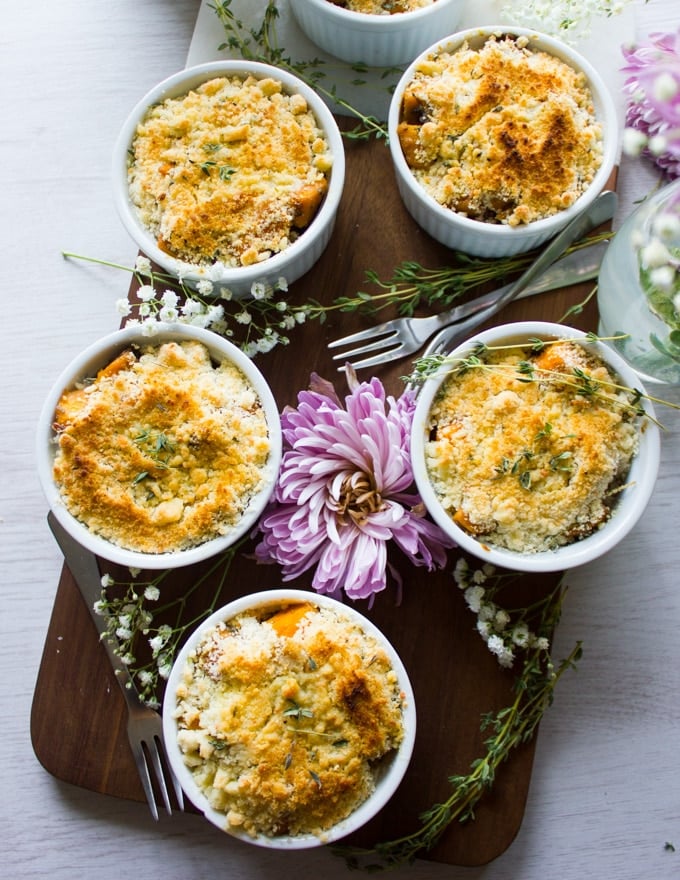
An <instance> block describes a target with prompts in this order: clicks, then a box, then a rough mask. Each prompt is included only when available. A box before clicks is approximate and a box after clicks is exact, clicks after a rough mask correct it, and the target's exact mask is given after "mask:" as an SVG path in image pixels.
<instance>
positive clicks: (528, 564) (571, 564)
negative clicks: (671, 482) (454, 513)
mask: <svg viewBox="0 0 680 880" xmlns="http://www.w3.org/2000/svg"><path fill="white" fill-rule="evenodd" d="M560 338H563V339H577V340H578V342H579V344H581V345H583V346H584V348H586V349H588V350H589V351H592V352H593V353H594V354H595V355H597V356H598V357H600V358H601V359H602V360H603V361H604V362H605V363H606V364H607V365H608V366H610V367H611V368H612V369H613V370H614V371H615V373H616V374H617V375H618V376H619V378H620V379H621V382H622V384H623V385H624V386H626V387H628V388H634V389H640V390H641V391H642V392H643V393H644V389H643V388H642V387H641V384H640V381H639V378H638V376H637V374H636V373H635V372H634V371H633V370H632V369H631V368H630V367H629V366H628V365H627V364H626V362H625V361H624V360H623V358H622V357H620V355H618V354H617V353H616V352H615V351H614V350H613V349H611V348H610V347H609V346H608V345H606V344H604V343H603V342H599V341H589V340H588V338H587V337H586V334H584V333H583V331H582V330H577V329H575V328H573V327H566V326H564V325H563V324H552V323H549V322H544V321H525V322H518V323H515V324H504V325H501V326H499V327H494V328H492V329H490V330H485V331H483V332H481V333H478V334H477V335H475V336H473V337H471V338H470V339H469V340H468V341H466V342H465V343H463V345H461V346H459V347H458V348H456V349H455V350H454V351H453V352H451V354H450V355H449V364H448V365H447V364H446V362H445V363H444V364H443V365H442V367H441V369H440V370H439V371H438V373H437V374H436V375H434V376H433V377H432V378H430V379H427V380H426V381H425V384H424V386H423V388H422V390H421V392H420V395H419V397H418V402H417V405H416V410H415V413H414V418H413V428H412V435H411V455H412V460H413V475H414V479H415V482H416V485H417V487H418V490H419V492H420V495H421V497H422V499H423V502H424V504H425V507H426V508H427V511H428V513H429V514H430V516H431V517H432V518H433V519H434V521H435V522H436V523H437V524H438V525H439V526H440V527H441V528H442V529H443V530H444V532H446V534H447V535H449V537H451V538H453V540H454V541H455V542H456V544H457V545H458V546H459V547H460V549H461V550H464V551H467V552H468V553H471V554H472V555H473V556H475V557H477V558H478V559H481V560H482V561H484V562H489V563H491V564H492V565H496V566H499V567H501V568H506V569H509V570H511V571H523V572H553V571H564V570H567V569H570V568H575V567H577V566H580V565H583V564H585V563H586V562H592V560H594V559H597V558H598V557H600V556H602V555H603V554H604V553H607V552H608V551H609V550H611V549H612V548H613V547H615V546H616V545H617V544H618V543H619V542H620V541H622V540H623V539H624V538H625V537H626V535H627V534H628V533H629V532H630V531H631V529H632V528H633V527H634V526H635V524H636V523H637V522H638V520H639V519H640V517H641V516H642V514H643V513H644V510H645V508H646V507H647V504H648V502H649V499H650V498H651V495H652V492H653V490H654V486H655V483H656V478H657V474H658V470H659V447H660V436H659V428H658V425H657V423H656V421H655V414H654V409H653V407H652V405H651V404H650V402H649V401H648V400H647V399H646V398H644V397H643V398H642V399H641V400H640V405H641V406H642V407H643V409H644V411H645V413H646V414H647V415H648V416H649V418H646V419H644V420H643V422H642V426H641V431H640V438H639V439H640V442H639V449H638V452H637V454H636V455H635V457H634V459H633V461H632V464H631V468H630V471H629V475H628V478H627V480H626V486H625V488H624V489H623V490H622V491H621V492H620V493H619V496H618V501H617V504H616V507H615V508H614V511H613V513H612V516H611V517H610V519H609V520H608V521H607V522H606V523H605V524H604V525H603V526H602V527H601V528H599V529H598V530H597V531H595V532H593V533H592V534H591V535H589V536H588V537H587V538H583V539H582V540H580V541H576V542H575V543H573V544H567V545H565V546H563V547H559V548H558V549H556V550H548V551H544V552H538V553H518V552H514V551H512V550H506V549H504V548H500V547H493V546H491V545H490V544H488V543H485V542H483V541H482V540H478V539H477V538H475V537H473V536H472V535H470V534H469V533H468V532H466V531H465V530H464V529H462V528H460V527H459V526H458V525H456V523H455V522H454V521H453V519H452V518H451V517H450V516H449V514H448V512H447V511H446V510H445V509H444V507H443V506H442V504H441V503H440V501H439V498H438V496H437V494H436V492H435V490H434V488H433V486H432V483H431V482H430V479H429V476H428V473H427V466H426V462H425V444H426V443H427V439H428V434H429V427H428V425H429V412H430V408H431V406H432V403H433V401H434V398H435V396H436V394H437V392H438V391H439V388H440V387H441V385H442V383H443V382H444V381H445V379H446V377H447V375H448V374H449V370H450V369H451V365H452V364H455V362H456V359H458V358H462V357H466V356H468V355H470V354H471V353H472V352H473V351H474V349H475V346H476V345H477V344H478V343H480V342H481V343H484V344H485V345H488V346H494V345H507V344H513V343H529V341H530V340H531V339H560Z"/></svg>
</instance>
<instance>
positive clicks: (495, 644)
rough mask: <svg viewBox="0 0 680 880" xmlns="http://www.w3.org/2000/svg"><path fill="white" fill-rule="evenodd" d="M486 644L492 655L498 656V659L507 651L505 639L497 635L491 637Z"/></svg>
mask: <svg viewBox="0 0 680 880" xmlns="http://www.w3.org/2000/svg"><path fill="white" fill-rule="evenodd" d="M486 644H487V646H488V648H489V650H490V651H491V653H492V654H496V656H497V657H500V655H501V654H502V653H503V651H505V642H504V641H503V639H502V638H501V637H500V636H497V635H495V634H494V635H492V636H489V639H488V641H487V643H486Z"/></svg>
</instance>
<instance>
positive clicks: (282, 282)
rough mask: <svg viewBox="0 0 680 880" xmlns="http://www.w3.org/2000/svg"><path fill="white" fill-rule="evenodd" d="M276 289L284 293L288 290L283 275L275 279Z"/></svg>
mask: <svg viewBox="0 0 680 880" xmlns="http://www.w3.org/2000/svg"><path fill="white" fill-rule="evenodd" d="M276 289H277V290H282V291H283V292H284V293H285V292H286V291H287V290H288V281H287V280H286V279H285V278H284V277H283V275H280V276H279V278H278V279H277V281H276Z"/></svg>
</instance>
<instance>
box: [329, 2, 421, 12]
mask: <svg viewBox="0 0 680 880" xmlns="http://www.w3.org/2000/svg"><path fill="white" fill-rule="evenodd" d="M328 2H329V3H333V4H334V5H335V6H342V8H343V9H349V10H350V11H351V12H363V13H364V14H366V15H396V14H398V13H400V12H414V11H415V10H416V9H423V8H424V7H425V6H432V4H433V3H436V0H328Z"/></svg>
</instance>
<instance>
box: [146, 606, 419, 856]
mask: <svg viewBox="0 0 680 880" xmlns="http://www.w3.org/2000/svg"><path fill="white" fill-rule="evenodd" d="M296 602H304V603H312V604H313V605H316V606H317V607H319V608H333V609H337V610H338V611H339V612H341V613H342V614H343V615H345V616H346V617H347V618H348V619H349V620H350V621H352V622H355V623H357V624H358V625H359V626H360V627H361V629H362V630H363V631H364V632H366V633H367V634H368V635H371V636H373V637H374V638H375V639H376V640H377V641H378V642H379V643H380V645H381V646H382V647H383V649H384V651H385V653H386V654H387V656H388V657H389V659H390V662H391V664H392V668H393V669H394V671H395V672H396V674H397V677H398V680H399V686H400V689H401V691H402V693H403V695H404V709H403V721H404V738H403V740H402V742H401V744H400V745H399V748H398V749H396V750H395V751H394V753H392V754H390V755H389V756H387V757H386V758H385V759H384V761H383V762H382V763H381V766H380V769H379V772H378V773H377V775H376V780H375V788H374V790H373V792H372V793H371V794H370V795H369V797H368V798H367V800H365V801H364V802H363V803H362V804H361V805H360V806H359V807H358V808H357V809H356V810H354V812H353V813H351V814H350V815H349V816H348V817H347V818H346V819H343V820H342V821H341V822H339V823H338V824H337V825H335V826H333V827H332V828H330V829H329V830H328V831H327V832H325V833H324V834H323V835H322V836H317V835H314V834H302V835H295V836H293V835H281V836H278V837H267V836H265V835H262V834H260V835H258V836H257V837H250V836H249V835H247V834H245V833H244V832H242V831H241V832H240V831H239V830H238V828H234V827H233V826H230V825H227V822H226V817H225V815H224V813H222V812H220V811H219V810H215V809H213V808H212V807H211V806H210V805H209V803H208V800H207V798H206V796H205V795H204V794H203V792H202V791H201V790H200V788H199V787H198V785H197V784H196V781H195V780H194V777H193V775H192V773H191V771H190V770H189V768H188V767H187V766H186V764H185V763H184V759H183V757H182V752H181V750H180V748H179V746H178V744H177V721H176V719H175V714H176V709H177V698H176V694H177V686H178V684H179V683H180V681H181V678H182V673H183V670H184V667H185V665H186V663H187V660H188V659H189V657H190V655H191V654H192V652H193V651H194V650H195V649H196V646H197V645H198V643H199V642H200V641H201V639H202V638H203V636H204V634H205V633H206V632H207V631H209V630H211V629H213V627H215V626H216V625H217V624H219V623H221V622H223V621H226V620H229V619H230V618H232V617H234V616H235V615H237V614H241V613H243V612H245V611H248V610H251V609H254V608H262V607H266V606H268V605H272V606H274V607H276V606H278V605H281V604H284V605H285V604H286V603H296ZM415 736H416V707H415V699H414V695H413V688H412V686H411V682H410V681H409V677H408V674H407V672H406V669H405V667H404V664H403V663H402V661H401V659H400V657H399V655H398V654H397V652H396V650H395V649H394V647H393V646H392V645H391V643H390V642H389V641H388V640H387V638H386V637H385V635H384V634H383V633H382V632H381V631H380V630H379V629H378V628H377V627H376V626H375V624H374V623H372V622H371V621H370V620H368V619H367V618H366V617H364V616H363V615H362V614H360V613H359V612H358V611H356V610H355V609H354V608H352V607H351V606H349V605H346V604H344V603H341V602H338V601H337V600H336V599H333V598H331V597H330V596H326V595H323V594H316V593H311V592H308V591H306V590H293V589H275V590H265V591H262V592H258V593H252V594H250V595H246V596H242V597H241V598H239V599H235V600H234V601H233V602H230V603H229V604H228V605H225V606H224V607H223V608H221V609H219V610H217V611H215V612H214V613H213V614H211V615H210V617H208V618H207V619H206V620H205V621H203V623H201V624H200V626H198V627H197V629H196V630H194V632H193V633H192V635H190V636H189V638H188V640H187V642H186V643H185V644H184V646H183V647H182V649H181V651H180V652H179V654H178V655H177V657H176V658H175V662H174V664H173V667H172V670H171V672H170V676H169V678H168V682H167V687H166V691H165V698H164V700H163V739H164V741H165V747H166V751H167V755H168V759H169V761H170V765H171V767H172V769H173V771H174V773H175V775H176V776H177V779H178V780H179V782H180V785H181V786H182V788H183V790H184V791H185V792H186V795H187V797H188V798H189V800H190V801H191V802H192V803H193V804H194V806H195V807H197V809H199V810H200V811H201V812H202V813H203V814H204V816H205V817H206V819H208V821H209V822H212V824H213V825H215V826H217V828H219V829H220V830H222V831H225V832H227V833H229V834H230V835H232V836H234V837H238V838H239V839H240V840H243V841H244V842H246V843H252V844H255V845H256V846H260V847H267V848H269V849H280V850H296V849H310V848H312V847H317V846H322V845H325V844H328V843H332V842H333V841H336V840H338V839H340V838H341V837H345V836H346V835H348V834H351V833H352V832H353V831H356V830H357V829H359V828H361V827H362V826H363V825H365V824H366V823H367V822H368V821H369V820H370V819H372V818H373V817H374V816H375V815H376V814H377V813H378V812H379V811H380V810H381V809H382V808H383V807H384V806H385V804H386V803H387V802H388V800H389V799H390V798H391V797H392V795H393V794H394V792H395V791H396V789H397V787H398V786H399V783H400V782H401V780H402V779H403V777H404V774H405V773H406V770H407V768H408V765H409V762H410V760H411V755H412V753H413V747H414V744H415Z"/></svg>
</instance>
